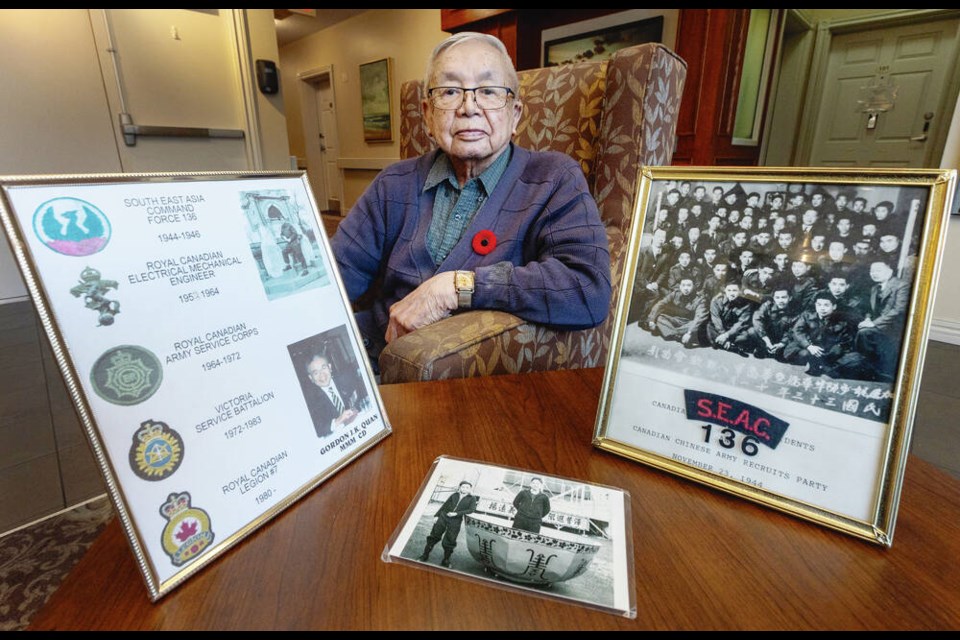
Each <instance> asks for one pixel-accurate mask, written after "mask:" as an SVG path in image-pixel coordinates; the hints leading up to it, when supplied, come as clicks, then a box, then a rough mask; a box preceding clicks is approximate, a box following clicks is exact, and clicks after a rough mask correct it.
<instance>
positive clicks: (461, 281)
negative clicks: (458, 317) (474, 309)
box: [453, 271, 473, 309]
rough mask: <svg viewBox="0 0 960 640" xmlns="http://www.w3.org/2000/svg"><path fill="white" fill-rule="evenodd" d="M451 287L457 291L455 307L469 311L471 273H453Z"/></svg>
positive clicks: (471, 294)
mask: <svg viewBox="0 0 960 640" xmlns="http://www.w3.org/2000/svg"><path fill="white" fill-rule="evenodd" d="M453 287H454V289H456V290H457V307H459V308H460V309H469V308H470V306H471V305H472V304H473V271H454V272H453Z"/></svg>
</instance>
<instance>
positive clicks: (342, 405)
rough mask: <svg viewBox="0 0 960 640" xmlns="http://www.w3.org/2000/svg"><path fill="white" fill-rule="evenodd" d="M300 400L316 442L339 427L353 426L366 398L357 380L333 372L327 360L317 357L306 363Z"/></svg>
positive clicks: (328, 359)
mask: <svg viewBox="0 0 960 640" xmlns="http://www.w3.org/2000/svg"><path fill="white" fill-rule="evenodd" d="M306 372H307V378H308V379H309V380H310V382H311V384H309V385H305V386H304V397H305V399H306V401H307V408H308V409H309V410H310V417H311V418H312V419H313V427H314V429H316V431H317V437H318V438H326V437H327V436H329V435H330V434H332V433H333V432H334V431H336V430H337V429H338V428H339V427H343V426H344V425H348V424H350V423H351V422H353V420H354V418H356V417H357V414H359V413H360V407H361V405H362V403H363V401H364V400H365V399H366V397H367V392H366V390H365V389H364V388H363V385H362V383H360V382H359V380H355V379H354V378H353V377H352V376H348V375H346V374H345V373H340V372H337V371H334V368H333V363H332V362H331V359H330V357H329V356H328V355H327V354H325V353H317V354H315V355H314V356H313V357H312V358H310V359H309V360H308V361H307V366H306Z"/></svg>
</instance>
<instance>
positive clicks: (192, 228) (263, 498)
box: [0, 172, 391, 600]
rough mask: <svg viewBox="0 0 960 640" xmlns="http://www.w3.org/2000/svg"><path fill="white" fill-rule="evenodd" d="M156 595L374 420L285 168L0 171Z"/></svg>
mask: <svg viewBox="0 0 960 640" xmlns="http://www.w3.org/2000/svg"><path fill="white" fill-rule="evenodd" d="M0 219H2V222H3V225H4V228H5V230H6V235H7V237H8V239H9V240H10V245H11V248H12V249H13V254H14V256H15V258H16V259H17V265H18V267H19V268H20V271H21V273H22V274H23V277H24V281H25V282H26V283H27V288H28V290H29V292H30V295H31V298H32V299H33V302H34V305H35V306H36V309H37V312H38V315H39V316H40V319H41V321H42V324H43V327H44V330H45V332H46V335H47V337H48V338H49V340H50V344H51V346H52V348H53V352H54V354H55V356H56V360H57V363H58V364H59V366H60V372H61V374H62V375H63V377H64V380H65V382H66V385H67V388H68V389H69V390H70V394H71V399H72V400H73V403H74V405H75V408H76V410H77V414H78V416H79V417H80V419H81V422H82V424H83V427H84V431H85V434H86V436H87V439H88V441H89V443H90V446H91V449H92V450H93V453H94V457H95V458H96V460H97V463H98V464H99V466H100V470H101V473H102V474H103V477H104V480H105V484H106V487H107V489H108V491H109V493H110V497H111V499H112V501H113V505H114V508H115V509H116V511H117V515H118V517H119V518H120V520H121V522H122V523H123V530H124V532H125V534H126V535H127V538H128V540H129V542H130V546H131V548H132V549H133V552H134V555H135V556H136V559H137V565H138V567H139V568H140V570H141V571H142V573H143V578H144V581H145V583H146V585H147V589H148V591H149V595H150V598H151V599H152V600H158V599H159V598H161V597H162V596H164V595H165V594H167V593H169V592H170V591H171V590H172V589H174V588H175V587H176V586H178V585H179V584H181V583H183V582H184V581H185V580H187V579H188V578H189V577H190V576H192V575H194V574H195V573H196V572H197V571H199V570H201V569H202V568H203V567H204V566H206V565H207V564H208V563H210V562H212V561H213V560H214V559H216V558H218V557H220V556H221V555H222V554H224V553H225V552H226V551H227V550H229V549H230V548H231V547H232V546H233V545H235V544H237V543H238V542H239V541H241V540H243V539H244V538H245V537H246V536H247V535H249V534H250V533H252V532H254V531H256V530H257V528H259V527H260V526H263V525H265V524H266V523H267V522H269V521H270V520H271V519H272V518H273V517H275V516H276V515H278V514H279V513H280V512H282V511H283V510H284V509H286V508H287V507H290V506H291V505H292V504H294V503H295V502H296V501H297V500H298V499H300V498H301V497H303V496H304V495H306V494H307V493H308V492H310V491H312V490H314V489H316V488H317V487H318V486H319V485H321V484H322V483H323V482H324V481H326V480H327V479H328V478H330V477H331V476H332V475H333V474H334V473H336V472H337V471H338V470H340V469H341V468H343V467H344V466H345V465H347V464H349V463H350V462H351V461H353V460H354V459H355V458H356V457H358V456H359V455H361V454H362V453H364V452H365V451H367V450H368V449H370V448H371V447H373V446H374V445H376V444H377V443H378V442H380V441H381V440H383V438H385V437H386V436H388V435H389V434H390V433H391V430H390V425H389V422H388V421H387V416H386V414H385V413H384V409H383V405H382V401H381V399H380V396H379V392H378V387H377V384H376V381H375V377H374V375H373V373H372V371H371V369H370V366H369V362H368V361H367V358H366V350H365V349H364V347H363V344H362V339H361V338H360V334H359V331H358V329H357V327H356V324H355V321H354V316H353V312H352V308H351V306H350V303H349V300H348V299H347V297H346V293H345V291H344V289H343V286H342V283H341V281H340V279H339V274H338V272H337V270H336V263H335V261H334V260H333V256H332V252H331V250H330V245H329V242H328V240H327V237H326V235H325V234H324V233H323V232H322V231H321V229H322V226H321V225H320V223H319V222H320V215H319V210H318V209H317V206H316V203H315V202H314V201H313V198H312V196H311V192H310V188H309V185H308V183H307V181H306V177H305V175H304V174H303V173H302V172H281V173H269V172H259V173H256V172H254V173H245V174H231V173H222V172H218V173H189V174H188V173H182V174H180V173H177V174H171V173H165V174H136V175H117V174H111V175H89V176H11V177H0Z"/></svg>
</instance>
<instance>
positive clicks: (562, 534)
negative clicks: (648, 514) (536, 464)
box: [382, 456, 637, 618]
mask: <svg viewBox="0 0 960 640" xmlns="http://www.w3.org/2000/svg"><path fill="white" fill-rule="evenodd" d="M631 535H632V534H631V527H630V496H629V494H627V493H626V492H625V491H623V490H621V489H617V488H614V487H606V486H601V485H596V484H591V483H587V482H581V481H579V480H575V479H571V478H561V477H557V476H551V475H548V474H544V473H540V472H536V471H531V470H526V469H513V468H510V467H501V466H497V465H491V464H485V463H482V462H478V461H473V460H462V459H458V458H450V457H447V456H441V457H439V458H437V459H436V460H435V461H434V463H433V465H432V467H431V468H430V470H429V472H428V474H427V476H426V478H425V479H424V482H423V484H422V485H421V487H420V490H419V491H418V493H417V495H416V496H415V497H414V499H413V501H412V502H411V504H410V507H409V508H408V509H407V512H406V514H405V515H404V518H403V520H402V521H401V523H400V524H399V526H398V527H397V529H396V530H395V531H394V533H393V535H392V536H391V537H390V540H389V541H388V542H387V545H386V547H385V548H384V550H383V555H382V559H383V561H384V562H400V563H406V564H411V565H413V566H416V567H418V568H422V569H429V570H434V571H439V572H442V573H446V574H450V575H452V576H455V577H458V578H462V579H467V580H476V581H480V582H482V583H484V584H487V585H489V586H492V587H497V588H501V589H508V590H512V591H516V592H519V593H522V594H526V595H530V596H535V597H542V598H547V599H553V600H558V601H562V602H567V603H570V604H576V605H580V606H585V607H590V608H594V609H599V610H603V611H606V612H608V613H614V614H617V615H621V616H624V617H627V618H635V617H636V615H637V611H636V600H635V594H634V586H633V543H632V538H631Z"/></svg>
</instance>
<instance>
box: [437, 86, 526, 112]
mask: <svg viewBox="0 0 960 640" xmlns="http://www.w3.org/2000/svg"><path fill="white" fill-rule="evenodd" d="M468 91H469V92H471V93H473V101H474V102H475V103H476V104H477V106H478V107H480V108H481V109H484V110H486V109H503V108H504V107H505V106H507V98H509V97H510V96H513V95H515V94H514V92H513V89H510V88H509V87H474V88H473V89H466V88H464V87H432V88H430V89H427V95H428V96H429V97H430V103H431V104H432V105H433V106H434V107H436V108H437V109H443V110H445V111H452V110H453V109H459V108H460V105H462V104H463V100H464V96H465V95H466V93H467V92H468Z"/></svg>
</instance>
